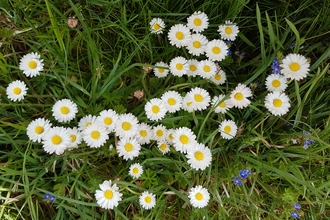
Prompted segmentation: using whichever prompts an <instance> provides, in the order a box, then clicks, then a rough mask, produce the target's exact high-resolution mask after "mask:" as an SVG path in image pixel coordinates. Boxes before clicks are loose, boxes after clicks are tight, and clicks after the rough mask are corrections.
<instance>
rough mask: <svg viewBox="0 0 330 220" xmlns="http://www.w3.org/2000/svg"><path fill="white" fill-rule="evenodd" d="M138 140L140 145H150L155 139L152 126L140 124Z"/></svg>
mask: <svg viewBox="0 0 330 220" xmlns="http://www.w3.org/2000/svg"><path fill="white" fill-rule="evenodd" d="M136 138H137V140H138V142H139V143H140V144H149V143H150V140H151V139H152V138H153V132H152V128H151V126H150V125H148V124H146V123H143V122H142V123H140V124H139V125H138V130H137V134H136Z"/></svg>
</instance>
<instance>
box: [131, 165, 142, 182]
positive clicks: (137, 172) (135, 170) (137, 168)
mask: <svg viewBox="0 0 330 220" xmlns="http://www.w3.org/2000/svg"><path fill="white" fill-rule="evenodd" d="M128 173H129V175H130V176H131V177H133V179H138V178H139V177H140V176H141V175H142V173H143V167H142V166H141V165H140V164H139V163H134V164H132V165H131V166H130V167H129V172H128Z"/></svg>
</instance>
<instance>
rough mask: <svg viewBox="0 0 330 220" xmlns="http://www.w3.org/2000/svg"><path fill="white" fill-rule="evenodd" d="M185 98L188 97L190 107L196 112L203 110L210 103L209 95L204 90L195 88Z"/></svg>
mask: <svg viewBox="0 0 330 220" xmlns="http://www.w3.org/2000/svg"><path fill="white" fill-rule="evenodd" d="M187 96H188V97H190V99H191V100H193V101H192V103H191V107H192V108H193V110H194V111H196V110H198V111H201V110H205V109H206V108H207V107H208V106H209V104H210V101H211V97H210V94H209V93H208V91H206V90H205V89H202V88H199V87H195V88H192V89H191V90H190V91H189V92H188V93H187Z"/></svg>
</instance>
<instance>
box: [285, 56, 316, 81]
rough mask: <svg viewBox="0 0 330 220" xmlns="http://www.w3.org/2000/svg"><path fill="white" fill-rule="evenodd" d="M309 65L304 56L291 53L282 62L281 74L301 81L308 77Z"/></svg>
mask: <svg viewBox="0 0 330 220" xmlns="http://www.w3.org/2000/svg"><path fill="white" fill-rule="evenodd" d="M309 65H310V64H309V62H308V61H307V59H306V58H305V57H304V56H302V55H300V54H292V53H290V54H288V55H287V56H286V57H285V58H284V59H283V60H282V64H281V65H280V67H281V68H282V69H281V73H282V74H283V75H284V76H285V77H286V78H290V79H294V80H301V79H303V78H306V77H307V73H308V71H309Z"/></svg>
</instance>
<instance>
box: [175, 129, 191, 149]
mask: <svg viewBox="0 0 330 220" xmlns="http://www.w3.org/2000/svg"><path fill="white" fill-rule="evenodd" d="M196 144H197V141H196V135H195V134H194V132H193V131H192V130H191V129H190V128H187V127H180V128H177V129H175V131H174V132H173V146H174V147H175V149H176V150H177V151H179V152H181V153H187V151H189V150H191V149H192V148H193V147H195V145H196Z"/></svg>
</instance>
